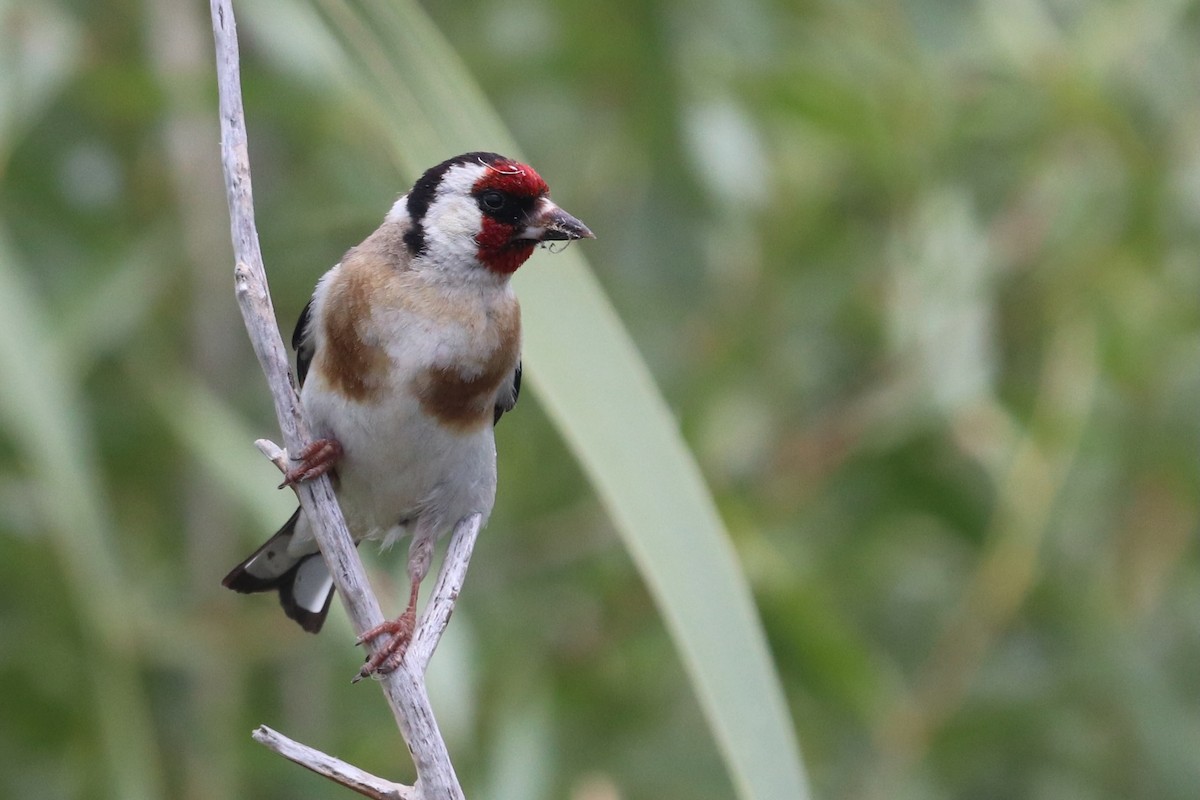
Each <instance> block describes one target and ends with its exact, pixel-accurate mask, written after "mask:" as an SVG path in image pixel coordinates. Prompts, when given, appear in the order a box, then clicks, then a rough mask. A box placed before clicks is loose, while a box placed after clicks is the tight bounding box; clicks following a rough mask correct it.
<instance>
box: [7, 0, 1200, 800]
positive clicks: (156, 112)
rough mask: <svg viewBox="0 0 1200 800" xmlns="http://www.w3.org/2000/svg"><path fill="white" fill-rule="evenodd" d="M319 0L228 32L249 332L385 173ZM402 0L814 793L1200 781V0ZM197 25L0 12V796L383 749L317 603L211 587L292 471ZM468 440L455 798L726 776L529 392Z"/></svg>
mask: <svg viewBox="0 0 1200 800" xmlns="http://www.w3.org/2000/svg"><path fill="white" fill-rule="evenodd" d="M377 2H382V0H377ZM351 7H352V6H351ZM241 8H242V6H240V5H239V11H240V10H241ZM332 8H334V4H332V3H330V4H324V5H323V14H324V15H322V14H313V13H312V12H311V9H310V8H309V7H308V6H303V5H293V4H292V3H288V2H283V0H255V2H247V3H246V15H245V16H244V18H243V58H244V69H245V75H244V79H245V81H246V93H247V96H246V102H247V109H248V114H249V127H250V138H251V148H252V152H251V157H252V162H253V165H254V170H255V188H256V190H257V191H256V201H257V207H258V214H259V227H260V233H261V235H262V239H263V248H264V253H265V256H266V259H267V264H268V268H269V270H270V271H271V276H272V286H273V290H274V293H275V302H276V306H277V308H278V309H279V312H280V314H281V316H283V317H284V318H285V319H284V326H285V328H286V327H288V324H289V323H290V318H291V316H292V315H294V314H295V313H296V312H297V311H298V310H299V309H300V308H301V306H302V305H303V303H304V301H305V300H306V298H307V295H308V293H309V292H310V291H311V288H312V284H313V281H314V280H315V279H316V277H317V276H318V275H319V274H320V273H321V271H323V270H324V269H325V268H326V267H327V266H328V265H329V264H332V263H333V262H334V261H336V260H337V258H338V257H339V256H340V254H341V252H342V251H343V250H344V249H345V248H346V246H347V245H349V244H352V243H354V242H356V241H358V240H360V239H361V238H362V236H363V235H365V234H366V233H367V232H369V231H370V230H371V229H372V228H373V227H374V226H375V225H376V224H378V220H379V219H380V218H381V216H382V214H383V212H384V210H385V209H386V208H387V206H388V205H389V204H390V202H392V200H394V198H395V196H396V195H397V194H398V193H399V192H400V191H403V187H404V186H405V185H406V184H407V183H408V181H409V179H410V178H411V172H412V170H414V169H416V168H420V167H421V166H423V165H422V164H407V163H404V162H403V161H402V160H400V159H401V158H402V156H399V157H398V156H396V155H395V152H396V151H395V148H393V147H392V146H391V144H390V139H389V133H388V131H387V130H385V129H384V127H383V125H382V123H381V122H380V118H379V116H378V115H377V114H375V115H373V114H372V113H371V112H370V110H369V109H365V108H364V101H363V96H362V95H355V94H354V93H351V92H346V91H345V90H344V88H343V87H344V83H342V82H341V81H342V80H343V79H344V78H345V76H335V75H331V74H329V72H328V70H325V69H323V68H322V67H323V65H324V64H326V63H327V62H326V60H325V59H323V58H322V57H321V55H322V54H321V50H320V47H321V42H323V41H326V40H327V37H324V36H323V35H321V31H320V29H321V28H322V26H330V25H332V24H333V22H332V21H331V17H330V15H331V14H332V12H331V11H330V9H332ZM428 11H429V13H430V14H431V15H432V17H433V18H434V20H435V22H436V23H437V25H438V27H439V28H440V29H441V30H442V32H443V33H444V34H445V35H446V36H447V37H448V38H449V39H450V41H451V42H453V44H454V45H455V47H456V48H457V50H458V52H459V54H460V56H461V57H462V58H463V59H464V60H465V62H466V64H467V67H468V68H469V70H470V71H471V72H472V74H473V75H474V76H475V77H476V78H477V79H478V80H479V81H480V82H481V84H482V86H483V88H484V90H485V93H486V95H487V97H488V98H489V100H490V101H491V102H492V103H493V105H494V106H495V108H497V109H498V111H499V112H500V114H501V116H502V117H503V118H504V121H505V122H506V123H507V124H508V125H509V126H510V128H511V129H512V130H513V132H514V133H515V135H516V138H517V139H518V141H520V142H521V143H522V146H523V150H524V151H525V153H526V154H527V155H528V156H529V157H530V159H531V161H532V162H533V163H534V164H535V165H536V166H537V167H538V169H539V171H540V172H541V173H542V174H543V175H544V176H546V177H547V179H548V180H549V182H550V183H551V185H552V186H553V187H554V191H555V196H556V198H558V199H559V200H561V201H562V202H563V204H564V205H566V206H567V207H568V208H570V209H571V211H572V212H574V213H576V214H578V215H579V216H580V217H581V218H582V219H584V220H586V221H587V222H588V224H589V225H590V226H591V227H592V228H593V229H594V230H596V231H597V232H598V233H599V235H600V238H599V239H598V240H597V241H596V242H594V243H592V242H589V243H588V245H589V249H588V255H589V257H590V258H591V261H592V263H593V264H594V265H596V271H597V276H598V278H599V280H600V282H601V283H602V284H603V285H604V287H605V289H606V291H607V292H608V293H609V295H610V296H611V297H612V299H613V302H614V304H615V306H616V307H617V309H618V311H619V313H620V315H621V317H622V319H623V321H624V322H625V324H626V325H627V326H628V327H629V330H630V331H631V333H632V335H633V337H634V338H635V340H636V341H637V343H638V345H639V347H640V348H641V350H642V352H643V353H644V354H645V356H646V358H647V360H648V361H649V363H650V366H651V370H652V372H653V373H654V375H655V377H656V379H657V380H658V382H659V385H660V386H661V388H662V389H663V391H664V393H665V394H666V396H667V397H668V399H669V401H670V402H671V404H672V407H673V409H674V411H675V413H676V414H677V417H678V421H679V424H680V426H681V428H682V430H683V432H684V434H685V436H686V437H687V439H688V440H689V442H691V444H692V445H693V447H694V449H695V452H696V453H697V456H698V458H699V460H700V463H701V467H702V469H703V470H704V472H705V476H706V478H707V479H708V482H709V484H710V486H711V487H712V489H713V491H714V493H715V496H716V498H717V501H718V503H719V504H720V507H721V511H722V514H723V516H724V518H725V520H726V522H727V524H728V525H729V527H730V529H731V532H732V536H733V540H734V545H735V547H736V548H737V551H738V554H739V556H740V557H741V560H742V563H743V565H744V567H745V569H746V571H747V574H748V575H749V578H750V580H751V582H752V585H753V588H754V591H755V595H756V599H757V601H758V604H759V608H760V611H761V613H762V615H763V617H764V622H765V625H766V628H767V632H768V636H769V638H770V643H771V646H772V648H773V651H774V654H775V658H776V664H777V667H778V669H779V671H780V672H781V674H782V676H783V679H784V682H785V688H786V690H787V692H788V699H789V701H790V704H791V710H792V713H793V716H794V718H795V722H796V726H797V729H798V731H799V734H800V739H801V741H802V742H803V743H804V748H805V757H806V764H807V766H808V768H809V770H810V772H811V774H812V777H813V783H814V793H815V794H816V796H818V797H821V798H833V797H844V798H906V797H913V798H917V797H919V798H943V797H945V798H951V797H954V798H967V797H970V798H989V797H1031V798H1072V797H1079V798H1085V797H1086V798H1126V797H1155V798H1193V797H1195V796H1197V794H1200V760H1198V759H1197V758H1196V754H1197V753H1200V677H1197V676H1198V673H1197V671H1196V669H1195V664H1196V663H1198V661H1200V563H1198V562H1200V559H1198V558H1197V548H1196V544H1195V538H1196V537H1195V534H1196V530H1197V512H1198V509H1197V504H1198V500H1197V491H1196V487H1197V483H1198V481H1197V478H1198V477H1200V476H1198V475H1197V471H1198V470H1197V467H1198V460H1197V455H1198V450H1200V431H1198V430H1197V428H1198V425H1197V421H1198V418H1200V415H1198V414H1197V413H1196V405H1195V403H1196V398H1197V397H1200V358H1198V356H1197V354H1198V352H1200V350H1198V346H1200V336H1198V333H1197V332H1198V330H1200V326H1198V322H1200V313H1198V312H1200V308H1198V306H1200V268H1198V265H1200V137H1197V136H1196V131H1197V130H1200V92H1198V91H1197V88H1196V87H1197V86H1200V3H1196V2H1187V0H1161V2H1149V1H1145V2H1133V1H1132V0H1130V1H1121V0H1117V1H1115V2H1106V3H1082V2H1078V1H1077V0H1053V1H1052V2H1050V1H1048V2H1039V1H1038V0H1016V2H1000V1H999V0H979V1H978V2H969V3H935V2H931V1H930V0H907V2H892V3H883V2H876V3H835V2H827V3H822V2H806V3H790V4H789V3H777V2H775V3H773V2H769V0H741V2H738V3H733V2H728V0H707V2H700V3H694V4H682V3H644V2H631V0H616V2H611V3H604V4H599V3H584V2H579V0H560V2H556V3H547V2H539V0H507V2H486V3H485V2H461V3H456V4H452V5H451V4H437V5H434V4H429V7H428ZM289 44H290V46H285V45H289ZM211 49H212V48H211V40H210V37H209V33H208V22H207V18H206V9H205V8H204V7H203V5H199V4H194V3H188V2H185V0H154V2H146V3H143V4H137V3H130V2H113V0H89V2H82V1H81V0H73V1H72V0H63V2H40V3H34V2H30V1H29V0H24V1H23V2H22V1H21V0H6V1H5V2H3V3H0V65H2V68H0V371H2V372H3V374H4V375H5V376H6V377H5V379H4V380H0V578H2V580H0V701H2V705H3V713H0V795H2V796H7V797H14V798H18V797H19V798H27V797H28V798H60V797H62V798H73V797H98V796H99V797H120V798H142V797H145V798H149V797H165V796H176V797H187V798H197V799H198V798H216V797H236V796H249V797H264V798H271V797H291V796H305V797H338V796H343V795H342V794H341V791H342V790H339V789H337V788H336V787H333V786H332V785H326V784H324V783H323V782H321V781H320V780H319V779H317V778H315V777H312V776H310V775H308V774H305V773H303V772H302V771H300V770H298V769H296V768H294V767H292V766H290V765H288V764H286V763H284V762H282V760H280V759H278V757H276V756H274V755H272V754H269V753H267V752H265V751H263V750H261V748H258V747H256V746H255V745H253V744H252V743H251V742H250V740H249V736H248V733H249V730H250V729H251V728H252V727H253V726H254V725H256V724H258V723H260V722H270V723H271V724H273V725H275V726H277V727H279V728H281V729H283V730H285V731H286V732H288V733H289V734H290V735H294V736H296V737H297V738H299V739H301V740H303V741H305V742H309V743H311V744H313V745H314V746H318V747H321V748H322V749H325V750H327V751H329V752H332V753H335V754H337V755H339V756H342V757H344V758H347V759H350V760H352V761H354V762H355V763H357V764H359V765H361V766H363V767H364V768H366V769H371V770H374V771H376V772H378V773H381V774H385V775H388V776H390V777H395V778H397V779H403V778H404V777H405V776H403V775H396V774H395V769H396V767H395V761H396V757H395V756H396V752H397V749H398V747H400V745H399V742H398V739H397V736H396V734H395V731H394V727H393V726H392V723H391V720H390V718H389V715H388V714H387V711H386V709H385V708H384V707H383V705H382V704H381V703H380V702H379V698H378V697H377V695H375V693H373V692H371V691H363V690H362V687H359V688H357V689H352V688H351V687H350V686H349V685H348V677H349V676H350V675H351V674H352V673H353V671H354V669H355V668H356V667H357V662H358V656H357V655H356V653H355V651H353V650H352V649H351V648H350V647H348V645H347V642H348V639H349V636H348V632H347V631H346V630H345V624H344V620H342V619H341V616H340V614H339V613H337V612H335V613H334V614H333V615H332V618H333V622H331V625H330V630H329V631H327V632H326V633H325V634H323V635H322V636H320V637H309V636H305V635H304V634H302V633H301V632H299V631H298V630H296V629H293V628H292V627H291V626H286V625H283V624H281V618H280V615H279V611H278V608H277V607H275V604H274V603H273V602H271V601H269V600H266V599H263V598H255V599H248V598H241V597H236V596H234V595H232V593H229V592H227V591H224V590H222V589H221V588H220V586H219V585H218V581H219V579H220V577H221V575H223V574H224V571H225V570H226V569H227V568H228V567H229V566H230V565H232V564H233V563H235V562H236V560H237V559H238V558H239V557H241V556H242V555H244V551H245V550H247V548H249V547H251V546H253V545H254V544H255V543H257V542H258V541H259V540H261V539H262V538H263V537H264V536H265V535H266V534H267V533H268V532H269V531H270V530H271V529H272V528H273V526H274V525H275V524H277V522H278V521H279V520H281V519H283V518H284V516H285V515H286V514H287V513H288V512H289V510H290V498H289V497H287V496H285V495H284V493H278V494H273V493H271V492H270V491H269V490H268V488H267V487H269V486H272V485H274V484H273V481H274V480H277V478H276V477H275V475H274V474H273V468H272V467H270V465H268V464H265V463H259V461H258V457H257V455H256V454H255V453H254V452H253V450H252V448H251V446H250V442H251V441H252V439H253V438H254V437H256V436H260V435H272V431H273V430H274V423H273V421H272V420H271V411H270V405H269V401H268V398H267V396H266V393H265V391H264V390H263V386H262V382H261V379H260V378H259V377H258V371H257V366H256V364H255V363H254V361H253V356H252V354H251V352H250V349H249V347H248V345H247V343H246V342H245V336H244V333H243V331H242V328H241V323H240V320H239V319H238V318H237V315H236V308H235V306H234V303H233V300H232V292H231V291H230V288H231V287H230V283H231V282H230V280H229V270H228V265H229V262H230V254H229V245H228V233H227V217H226V212H225V207H224V197H223V193H222V188H221V178H220V172H219V163H218V160H217V150H216V145H217V134H216V130H217V128H216V121H215V114H214V108H215V89H214V86H213V79H212V66H211V60H212V56H211ZM364 57H365V58H372V57H373V56H372V54H371V53H364ZM400 100H401V99H400V98H398V100H397V102H400ZM531 269H536V270H552V269H554V260H553V259H552V258H539V260H538V261H537V262H536V263H535V264H532V265H531ZM498 437H499V443H498V446H499V449H500V452H501V471H502V488H501V493H500V499H499V503H498V506H497V510H496V513H495V515H494V517H493V521H492V523H491V525H490V526H489V530H488V533H487V535H486V536H484V537H482V539H481V541H480V544H479V548H478V551H477V554H476V559H475V565H474V569H473V571H472V575H471V579H470V583H469V591H468V592H467V593H465V594H464V598H463V603H462V605H461V606H460V609H459V612H458V613H457V614H456V616H455V620H454V624H453V625H452V626H451V628H450V633H449V635H448V638H447V640H446V642H445V643H444V645H443V648H442V649H441V650H440V651H439V655H438V657H437V659H436V660H435V662H434V668H433V670H432V680H433V681H434V682H435V684H436V685H435V686H434V687H433V691H434V693H435V697H434V702H435V705H436V707H437V708H438V710H439V714H440V715H441V716H440V718H439V719H440V722H441V724H442V727H443V730H444V732H445V733H446V735H447V737H448V738H449V740H450V746H451V750H452V752H454V753H455V755H456V766H457V768H458V770H459V773H460V775H462V777H463V779H464V782H465V785H466V788H467V791H468V796H471V797H487V798H489V800H491V799H492V798H500V799H503V798H542V797H544V798H551V797H555V798H556V797H569V798H572V800H607V799H608V798H629V799H630V800H634V799H636V798H660V797H668V798H673V797H680V798H684V797H686V798H697V799H698V800H705V799H706V798H727V797H730V796H731V794H732V792H733V789H732V786H731V784H730V783H729V778H728V777H727V776H726V774H725V771H724V768H723V767H722V765H721V762H720V760H719V757H718V753H717V750H716V746H715V745H714V743H713V740H712V738H711V736H710V735H709V733H708V731H707V730H706V728H705V727H704V725H703V716H702V714H701V710H700V708H699V706H698V705H697V702H696V700H695V699H694V695H693V692H692V690H691V689H690V687H689V685H688V683H687V677H686V673H685V671H684V669H683V667H682V665H681V663H680V660H679V658H678V656H676V655H675V653H674V650H673V648H672V644H671V641H670V639H669V638H668V636H667V633H666V629H665V627H664V625H663V623H662V621H661V620H660V618H659V617H658V615H657V613H656V612H655V609H654V605H653V603H652V600H651V596H650V594H649V593H648V592H647V591H646V589H645V588H644V586H643V585H642V583H641V581H640V580H639V578H638V574H637V572H636V571H635V568H634V565H633V562H632V561H631V559H630V558H629V557H628V556H627V554H626V552H625V550H624V549H623V548H622V547H621V545H620V542H619V540H618V539H617V538H616V537H615V535H614V533H613V531H612V528H611V526H610V523H609V522H608V521H607V519H606V517H605V515H604V514H603V512H602V510H601V507H600V505H599V503H598V501H597V500H596V497H595V495H594V493H593V491H592V490H591V489H590V488H589V487H588V485H587V483H586V481H585V480H584V477H583V475H582V473H581V471H580V470H579V468H578V467H577V466H576V465H575V463H574V461H573V460H572V459H571V457H570V456H569V455H568V452H567V449H566V448H565V447H564V445H563V444H562V443H561V441H560V438H559V435H558V434H557V433H556V432H555V431H554V429H553V428H552V427H551V426H550V424H549V421H548V419H547V418H546V416H545V414H544V412H543V410H542V409H541V407H540V406H539V404H538V401H537V398H536V397H535V396H531V397H530V398H528V400H523V402H522V407H521V409H520V410H519V411H518V413H517V414H516V415H515V416H514V417H513V418H512V419H511V420H509V419H506V420H505V423H504V424H503V425H501V426H500V429H499V431H498ZM254 474H256V475H258V476H259V480H258V483H257V485H247V483H246V482H245V481H241V480H238V479H232V478H231V477H230V476H241V475H254ZM394 562H395V556H394V555H391V556H389V555H384V556H382V557H380V558H379V559H377V560H376V561H375V563H376V564H377V565H378V570H377V572H376V575H377V581H378V583H379V584H380V585H382V586H388V585H389V583H390V584H391V586H392V590H391V592H390V594H391V596H393V597H396V596H399V591H400V590H398V589H397V587H396V586H395V582H396V580H398V577H395V576H393V574H392V573H398V571H397V570H395V569H394Z"/></svg>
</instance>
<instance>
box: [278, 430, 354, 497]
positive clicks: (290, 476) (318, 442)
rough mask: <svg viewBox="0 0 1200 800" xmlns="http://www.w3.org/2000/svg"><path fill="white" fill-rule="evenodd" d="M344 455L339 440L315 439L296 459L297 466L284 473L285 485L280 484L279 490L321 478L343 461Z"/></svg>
mask: <svg viewBox="0 0 1200 800" xmlns="http://www.w3.org/2000/svg"><path fill="white" fill-rule="evenodd" d="M342 455H343V451H342V444H341V442H339V441H338V440H337V439H314V440H313V441H312V442H310V443H309V444H308V445H306V446H305V448H304V449H303V450H301V451H300V455H299V456H298V457H297V458H296V459H295V461H296V462H297V464H296V466H294V467H292V468H291V469H289V470H288V471H287V472H286V473H284V476H283V483H281V484H279V488H280V489H282V488H284V487H285V486H295V485H296V484H298V483H303V482H304V481H311V480H312V479H313V478H319V477H321V476H322V475H324V474H325V473H326V472H329V470H331V469H333V465H334V464H336V463H337V462H338V461H340V460H341V458H342Z"/></svg>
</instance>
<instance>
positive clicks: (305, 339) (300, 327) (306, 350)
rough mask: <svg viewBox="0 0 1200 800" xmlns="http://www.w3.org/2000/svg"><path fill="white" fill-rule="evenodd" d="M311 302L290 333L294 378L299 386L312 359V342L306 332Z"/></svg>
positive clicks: (302, 383)
mask: <svg viewBox="0 0 1200 800" xmlns="http://www.w3.org/2000/svg"><path fill="white" fill-rule="evenodd" d="M312 304H313V301H312V300H309V301H308V305H306V306H305V307H304V310H303V311H301V312H300V319H298V320H296V330H295V331H293V332H292V349H293V350H295V351H296V376H297V377H298V378H299V379H300V385H301V386H303V385H304V378H305V376H306V375H308V365H309V362H311V361H312V357H313V342H312V336H311V334H310V333H309V330H308V323H309V318H310V317H311V316H312Z"/></svg>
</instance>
